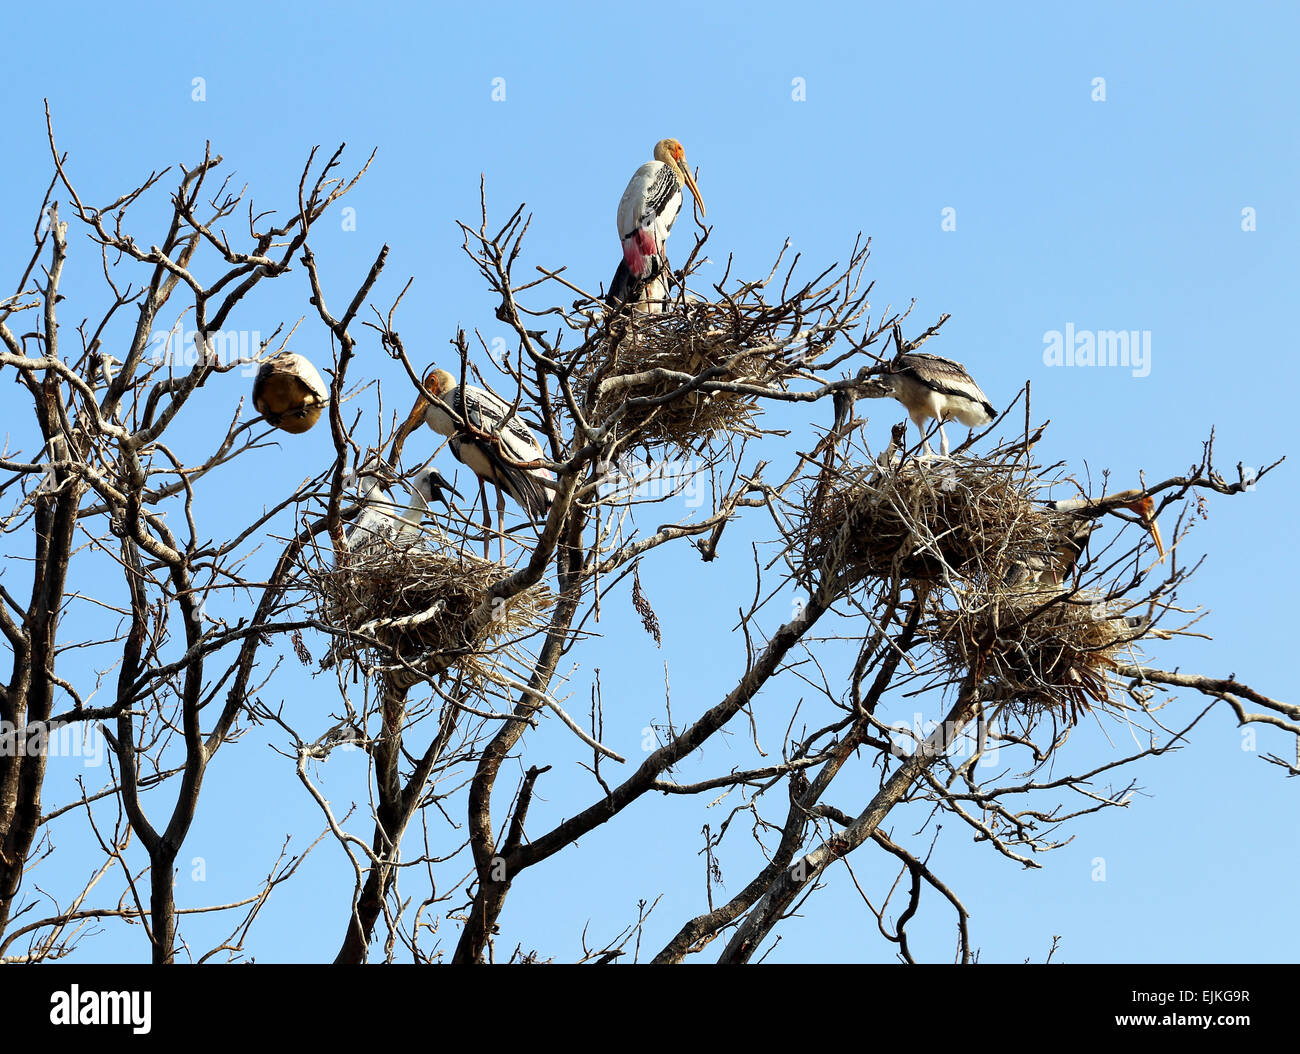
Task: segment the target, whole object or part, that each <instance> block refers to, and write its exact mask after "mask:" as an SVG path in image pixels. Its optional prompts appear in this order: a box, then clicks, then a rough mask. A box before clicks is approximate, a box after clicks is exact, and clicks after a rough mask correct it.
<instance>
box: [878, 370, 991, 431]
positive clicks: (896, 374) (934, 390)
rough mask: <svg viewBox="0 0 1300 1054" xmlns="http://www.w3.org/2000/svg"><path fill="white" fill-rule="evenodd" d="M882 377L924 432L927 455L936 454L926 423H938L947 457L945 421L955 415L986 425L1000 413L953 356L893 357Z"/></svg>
mask: <svg viewBox="0 0 1300 1054" xmlns="http://www.w3.org/2000/svg"><path fill="white" fill-rule="evenodd" d="M881 380H882V381H883V382H884V383H885V384H887V385H889V386H890V387H892V388H893V390H894V398H895V399H897V400H898V401H899V402H900V403H902V404H903V406H904V407H906V408H907V413H908V416H910V417H911V418H912V422H913V423H914V424H915V425H916V427H917V429H918V430H919V431H920V433H921V443H922V445H923V446H924V448H925V453H926V456H927V457H929V456H933V454H934V451H933V450H931V449H930V441H929V439H927V438H926V435H925V422H926V420H927V419H930V418H933V419H934V420H936V421H938V422H939V454H940V456H941V457H947V456H948V436H947V434H946V433H945V432H944V430H943V423H944V422H945V421H951V420H953V419H954V418H955V419H956V420H958V421H960V422H961V423H962V424H964V425H965V426H966V427H967V428H978V427H980V426H981V425H986V424H988V423H989V422H990V421H992V420H993V418H995V417H996V416H997V413H998V412H997V411H996V410H995V409H993V404H992V403H991V402H989V400H988V397H987V396H986V395H985V394H984V393H983V392H982V391H981V390H980V386H979V385H978V384H976V383H975V381H974V379H973V378H972V377H971V375H970V374H969V373H967V372H966V367H965V366H963V365H962V364H961V363H960V362H954V361H953V360H952V359H944V358H940V357H939V356H938V355H926V354H924V353H922V352H919V351H913V352H908V353H907V354H906V355H900V356H898V357H897V358H896V359H894V361H893V363H892V364H891V366H890V370H889V372H888V373H886V374H885V375H884V376H883V377H882V378H881Z"/></svg>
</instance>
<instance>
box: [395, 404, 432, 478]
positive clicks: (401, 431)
mask: <svg viewBox="0 0 1300 1054" xmlns="http://www.w3.org/2000/svg"><path fill="white" fill-rule="evenodd" d="M428 408H429V400H428V399H426V398H425V397H424V393H423V392H421V393H420V394H419V396H417V397H416V400H415V405H414V406H412V407H411V412H410V413H409V414H407V415H406V420H405V421H403V422H402V424H401V426H400V427H399V428H398V429H397V431H396V432H395V433H394V434H393V446H392V449H390V450H389V452H388V460H389V461H392V462H396V461H397V458H398V457H399V456H400V455H401V453H402V447H403V446H404V445H405V443H406V437H407V436H409V435H410V434H411V433H412V432H414V431H415V430H416V429H417V428H419V427H420V425H421V423H422V422H423V421H424V412H425V410H427V409H428Z"/></svg>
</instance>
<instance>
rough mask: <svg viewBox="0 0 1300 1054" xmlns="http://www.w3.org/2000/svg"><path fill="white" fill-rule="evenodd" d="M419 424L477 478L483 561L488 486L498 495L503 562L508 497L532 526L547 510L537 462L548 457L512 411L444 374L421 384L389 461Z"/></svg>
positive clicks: (543, 474) (547, 490)
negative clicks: (447, 443)
mask: <svg viewBox="0 0 1300 1054" xmlns="http://www.w3.org/2000/svg"><path fill="white" fill-rule="evenodd" d="M421 422H423V423H424V424H426V425H428V426H429V427H430V428H432V429H433V430H434V431H435V432H437V433H438V434H439V435H444V436H448V437H450V439H451V443H450V446H451V454H452V457H454V458H455V459H456V460H457V461H459V462H460V463H461V464H462V465H465V466H466V467H467V468H468V469H469V470H470V471H471V472H473V473H474V475H476V476H477V477H478V489H479V497H480V499H481V500H482V503H483V527H484V535H483V558H484V559H487V555H488V535H489V534H491V532H492V517H491V514H490V513H489V511H488V503H487V484H488V483H491V484H492V485H493V486H494V487H496V489H497V537H498V539H499V540H500V543H501V561H502V563H504V562H505V558H506V542H505V534H504V532H503V530H502V526H503V523H504V520H505V514H506V495H507V494H509V495H510V497H512V498H513V499H514V500H515V502H516V503H518V505H519V507H520V508H521V509H523V510H524V513H525V515H527V516H528V518H529V519H530V520H531V521H533V522H536V521H537V520H539V519H541V518H543V517H544V516H545V515H546V514H547V513H548V512H549V511H550V508H551V487H550V486H548V484H550V483H551V481H552V480H553V478H554V477H553V476H552V475H551V473H550V472H549V471H548V470H547V469H545V468H542V467H541V466H540V465H538V464H537V462H540V461H545V460H546V452H545V451H544V450H543V449H542V445H541V443H539V442H538V441H537V437H536V436H535V435H533V433H532V431H531V430H530V429H529V428H528V426H527V425H525V424H524V423H523V421H521V420H520V419H519V415H518V413H517V412H516V411H515V408H513V407H511V405H510V404H509V403H507V402H506V401H505V400H504V399H501V398H500V397H498V396H496V395H493V394H492V393H491V392H488V391H484V390H483V389H482V388H478V387H476V386H474V385H472V384H467V385H465V386H464V389H463V390H462V388H461V386H460V384H458V383H457V381H456V378H455V377H453V376H452V375H451V374H450V373H448V372H447V371H446V370H439V369H434V370H431V371H429V373H428V374H427V375H426V376H425V378H424V387H423V389H422V390H421V392H420V394H419V396H418V397H417V398H416V400H415V405H414V406H413V407H411V412H410V414H409V415H408V416H407V418H406V421H405V422H403V424H402V426H401V427H400V428H399V429H398V430H397V435H396V436H394V438H393V448H392V449H393V455H392V456H393V457H395V456H396V454H397V452H398V451H400V450H401V447H402V444H403V443H404V442H405V441H406V437H407V436H408V435H409V434H410V433H411V432H413V431H414V430H415V429H417V428H419V427H420V424H421Z"/></svg>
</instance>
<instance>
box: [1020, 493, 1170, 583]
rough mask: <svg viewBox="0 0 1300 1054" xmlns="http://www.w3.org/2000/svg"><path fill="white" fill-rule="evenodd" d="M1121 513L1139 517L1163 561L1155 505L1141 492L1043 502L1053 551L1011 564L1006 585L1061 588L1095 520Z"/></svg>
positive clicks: (1074, 565) (1086, 542)
mask: <svg viewBox="0 0 1300 1054" xmlns="http://www.w3.org/2000/svg"><path fill="white" fill-rule="evenodd" d="M1121 509H1122V510H1125V511H1127V512H1133V513H1136V514H1137V515H1138V517H1139V518H1140V519H1141V521H1142V525H1143V526H1144V527H1146V529H1147V530H1148V531H1149V532H1150V534H1151V540H1152V541H1153V542H1155V546H1156V552H1158V553H1159V554H1160V559H1161V560H1163V559H1164V557H1165V543H1164V539H1163V538H1162V537H1161V536H1160V527H1159V525H1158V524H1157V523H1156V519H1155V502H1154V500H1153V499H1152V498H1151V496H1150V495H1149V494H1146V493H1145V492H1143V491H1141V490H1122V491H1118V492H1117V493H1115V494H1109V495H1106V496H1105V497H1101V498H1065V499H1062V500H1059V501H1049V502H1046V503H1045V504H1044V506H1043V514H1044V515H1045V516H1047V517H1050V519H1051V521H1052V526H1053V529H1054V532H1055V534H1056V538H1057V541H1056V543H1055V545H1054V547H1053V548H1052V549H1051V550H1050V551H1048V552H1045V553H1034V554H1031V555H1029V556H1026V557H1024V558H1023V559H1021V560H1019V561H1017V562H1016V563H1015V564H1013V565H1012V567H1011V570H1010V571H1009V572H1008V574H1007V580H1006V584H1007V585H1008V586H1010V587H1011V588H1013V589H1025V588H1028V587H1030V586H1033V585H1036V584H1039V583H1042V584H1046V585H1050V586H1060V585H1063V584H1064V583H1065V581H1066V579H1068V578H1069V577H1070V576H1071V575H1072V574H1074V569H1075V567H1076V566H1077V565H1078V563H1079V558H1080V557H1081V556H1082V555H1083V551H1084V549H1085V547H1086V546H1087V544H1088V539H1089V538H1091V537H1092V532H1093V531H1094V530H1096V529H1097V520H1098V518H1099V517H1101V516H1104V515H1106V514H1107V513H1114V512H1116V511H1118V510H1121Z"/></svg>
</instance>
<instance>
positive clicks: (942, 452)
mask: <svg viewBox="0 0 1300 1054" xmlns="http://www.w3.org/2000/svg"><path fill="white" fill-rule="evenodd" d="M939 456H940V457H947V456H948V433H947V432H945V431H944V430H943V421H940V422H939Z"/></svg>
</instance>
